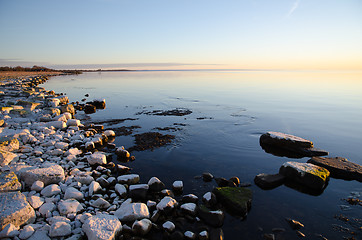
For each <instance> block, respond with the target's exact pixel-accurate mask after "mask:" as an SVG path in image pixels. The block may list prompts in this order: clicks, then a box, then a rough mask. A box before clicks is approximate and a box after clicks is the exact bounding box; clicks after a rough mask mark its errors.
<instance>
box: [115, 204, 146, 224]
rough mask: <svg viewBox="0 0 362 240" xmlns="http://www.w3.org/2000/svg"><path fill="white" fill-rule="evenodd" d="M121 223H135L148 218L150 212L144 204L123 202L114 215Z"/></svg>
mask: <svg viewBox="0 0 362 240" xmlns="http://www.w3.org/2000/svg"><path fill="white" fill-rule="evenodd" d="M114 215H115V216H117V217H118V218H119V220H121V221H135V220H139V219H143V218H149V217H150V212H149V211H148V207H147V205H146V204H144V203H129V202H127V201H126V202H124V203H123V204H122V205H121V206H120V208H119V209H118V210H117V211H116V212H115V213H114Z"/></svg>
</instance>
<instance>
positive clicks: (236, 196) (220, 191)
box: [213, 187, 253, 216]
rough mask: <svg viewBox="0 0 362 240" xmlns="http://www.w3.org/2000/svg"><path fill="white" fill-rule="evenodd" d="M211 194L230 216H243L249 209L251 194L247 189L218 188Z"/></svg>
mask: <svg viewBox="0 0 362 240" xmlns="http://www.w3.org/2000/svg"><path fill="white" fill-rule="evenodd" d="M213 192H214V193H215V195H216V197H217V200H218V202H221V203H222V204H223V206H225V208H226V210H227V211H228V212H229V213H230V214H232V215H238V216H245V215H246V214H247V212H248V211H249V210H250V208H251V200H252V196H253V192H252V191H251V189H249V188H242V187H218V188H214V190H213Z"/></svg>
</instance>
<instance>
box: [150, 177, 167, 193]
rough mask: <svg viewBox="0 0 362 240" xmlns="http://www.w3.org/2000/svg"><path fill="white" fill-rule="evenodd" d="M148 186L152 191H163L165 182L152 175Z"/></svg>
mask: <svg viewBox="0 0 362 240" xmlns="http://www.w3.org/2000/svg"><path fill="white" fill-rule="evenodd" d="M148 186H149V190H150V191H151V192H161V191H162V190H163V189H165V184H164V183H163V182H162V181H161V180H160V179H158V178H157V177H152V178H151V179H150V180H149V181H148Z"/></svg>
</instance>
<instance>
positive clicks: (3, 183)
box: [0, 172, 21, 192]
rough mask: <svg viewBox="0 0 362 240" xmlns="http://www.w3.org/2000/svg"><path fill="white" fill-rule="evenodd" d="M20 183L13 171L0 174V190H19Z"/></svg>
mask: <svg viewBox="0 0 362 240" xmlns="http://www.w3.org/2000/svg"><path fill="white" fill-rule="evenodd" d="M20 189H21V183H20V182H19V180H18V177H17V176H16V175H15V173H14V172H3V173H1V174H0V192H10V191H20Z"/></svg>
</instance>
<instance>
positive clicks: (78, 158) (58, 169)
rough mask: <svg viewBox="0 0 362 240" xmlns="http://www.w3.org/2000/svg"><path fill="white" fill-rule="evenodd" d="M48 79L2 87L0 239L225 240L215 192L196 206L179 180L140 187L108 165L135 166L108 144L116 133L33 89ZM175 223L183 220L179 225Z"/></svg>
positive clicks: (63, 99)
mask: <svg viewBox="0 0 362 240" xmlns="http://www.w3.org/2000/svg"><path fill="white" fill-rule="evenodd" d="M47 74H49V73H47ZM59 75H62V74H59ZM52 76H54V75H53V74H52ZM46 80H47V77H46V76H32V77H26V78H21V77H18V78H16V79H15V78H11V79H10V78H8V79H3V80H2V83H1V88H2V90H3V93H2V94H1V97H0V100H1V102H2V104H4V103H5V102H7V104H9V103H10V105H11V106H7V107H2V108H1V110H2V112H1V118H2V119H3V121H2V122H1V131H0V136H1V139H2V142H1V152H2V156H3V157H2V158H3V159H2V160H3V161H2V162H1V180H2V181H5V182H6V183H5V184H4V186H3V187H4V188H2V189H1V193H0V208H2V209H3V211H2V213H1V214H0V226H1V228H0V230H2V231H1V232H0V235H1V236H5V237H18V238H20V239H28V238H29V239H33V238H35V237H37V238H42V239H43V238H44V239H48V238H49V237H50V238H58V237H63V238H65V237H69V238H70V239H82V238H84V237H85V236H87V237H88V238H90V239H92V238H97V236H98V237H99V236H101V235H104V234H106V235H109V236H110V238H107V239H114V238H115V236H122V237H123V239H131V238H133V237H137V236H138V237H141V236H146V237H147V236H149V237H155V236H164V239H169V238H170V239H195V238H196V237H198V239H208V238H209V235H212V236H215V237H216V239H220V238H223V232H222V228H221V226H222V225H223V221H224V218H225V213H224V211H223V210H221V208H222V207H221V203H220V202H219V203H218V202H217V200H216V196H215V194H214V193H212V192H207V193H206V194H205V195H204V197H203V199H202V201H201V199H200V200H199V199H198V197H197V196H196V195H194V194H188V195H182V190H183V182H182V181H177V179H176V181H174V183H173V184H172V186H167V187H168V188H167V187H166V186H165V184H164V183H163V182H162V181H160V180H159V179H158V178H157V177H156V176H155V177H152V178H151V179H149V180H148V181H146V182H143V183H140V182H139V181H140V175H138V174H137V173H132V172H131V169H130V168H128V167H125V166H123V165H120V164H115V163H113V162H112V156H117V157H118V158H121V159H131V160H132V159H133V160H134V157H132V156H130V154H129V152H128V151H127V150H125V149H124V148H123V147H121V146H120V147H117V146H115V145H114V144H112V139H114V137H115V134H114V131H113V130H106V131H103V125H99V124H96V125H95V124H89V125H87V126H84V125H83V124H82V123H81V122H80V121H79V120H77V119H74V118H72V116H73V115H74V113H75V110H74V106H73V105H71V104H69V99H68V97H67V96H64V95H58V94H55V93H54V91H47V90H45V89H44V88H42V87H38V85H39V84H40V83H43V82H45V81H46ZM104 104H105V103H104ZM97 148H98V149H97ZM14 173H15V174H14ZM207 178H210V175H207ZM9 179H10V180H9ZM211 179H212V175H211ZM234 181H235V179H234ZM226 182H231V181H228V180H226ZM9 185H10V187H9ZM233 189H237V190H239V189H244V188H238V187H235V188H233ZM245 189H247V188H245ZM245 191H247V195H248V196H249V198H248V199H247V202H248V203H244V204H248V205H250V203H249V202H250V201H251V195H250V194H251V190H248V189H247V190H245ZM9 197H10V198H12V201H11V204H10V205H8V204H9V200H8V199H9ZM245 206H246V205H245ZM15 209H16V210H15ZM212 210H215V211H212ZM247 211H248V208H246V209H243V210H242V211H241V212H240V216H244V215H246V213H247ZM181 218H182V219H186V222H184V221H182V223H179V220H180V219H181ZM210 219H211V220H210ZM97 222H101V223H102V224H100V225H97V224H96V223H97ZM105 226H108V228H107V229H106V230H105V229H104V227H105ZM185 226H189V227H188V229H187V228H186V227H185Z"/></svg>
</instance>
